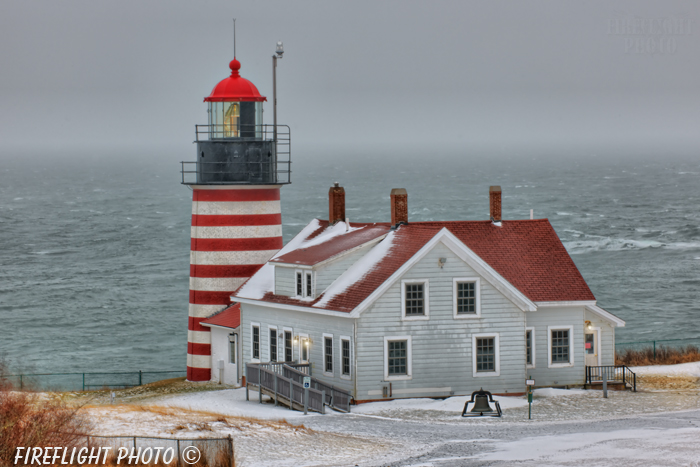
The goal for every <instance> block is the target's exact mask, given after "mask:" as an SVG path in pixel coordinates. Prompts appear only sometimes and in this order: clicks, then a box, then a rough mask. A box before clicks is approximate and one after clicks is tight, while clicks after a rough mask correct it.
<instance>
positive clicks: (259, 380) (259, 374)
mask: <svg viewBox="0 0 700 467" xmlns="http://www.w3.org/2000/svg"><path fill="white" fill-rule="evenodd" d="M261 375H262V368H261V367H260V365H258V402H259V403H261V404H262V376H261Z"/></svg>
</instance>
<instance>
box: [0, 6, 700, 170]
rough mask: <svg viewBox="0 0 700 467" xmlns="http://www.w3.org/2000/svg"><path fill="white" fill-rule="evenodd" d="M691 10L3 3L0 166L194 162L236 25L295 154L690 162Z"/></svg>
mask: <svg viewBox="0 0 700 467" xmlns="http://www.w3.org/2000/svg"><path fill="white" fill-rule="evenodd" d="M699 13H700V3H698V1H697V0H691V1H686V2H683V1H670V0H664V1H649V0H645V1H630V2H623V1H608V0H606V1H578V2H572V1H562V0H556V1H518V2H515V1H508V2H503V1H490V2H467V1H460V0H456V1H430V2H427V1H376V0H372V1H263V0H260V1H250V0H240V1H239V0H237V1H230V0H229V1H214V0H207V1H198V2H195V1H172V0H168V1H165V0H162V1H154V0H151V1H144V0H137V1H125V0H120V1H111V2H107V1H94V0H90V1H63V0H57V1H48V0H47V1H27V0H3V1H2V2H1V3H0V59H1V63H0V102H2V105H1V106H0V157H5V156H7V154H9V152H10V151H11V150H12V148H15V147H17V146H25V147H27V146H37V147H46V146H48V147H52V148H73V147H96V146H115V145H117V146H125V147H163V148H169V147H186V148H187V149H188V150H189V149H191V146H188V145H189V143H191V141H192V139H193V136H194V125H195V124H197V123H206V113H205V109H206V107H205V104H204V103H203V102H202V99H203V98H204V97H205V96H207V95H208V94H209V93H210V92H211V89H212V88H213V87H214V85H215V84H216V83H217V82H218V81H219V80H221V79H223V78H225V77H227V76H228V74H229V69H228V62H229V61H230V60H231V58H232V55H233V45H232V18H234V17H235V18H237V27H238V35H237V41H238V43H237V55H238V57H237V58H238V59H239V60H240V61H241V63H242V68H241V74H242V75H243V76H244V77H245V78H247V79H249V80H251V81H252V82H253V83H255V84H256V85H257V87H258V89H259V90H260V92H261V93H262V94H263V95H266V96H268V99H269V100H270V101H271V97H272V84H271V83H272V77H271V56H272V54H273V52H274V49H275V43H276V41H277V40H283V41H284V45H285V54H284V59H283V60H281V61H280V62H279V66H278V75H277V76H278V102H279V108H278V115H279V116H278V121H279V122H280V123H286V124H289V125H290V126H291V129H292V138H293V142H294V146H295V148H297V149H298V148H308V147H312V146H313V145H315V144H317V145H319V146H323V145H336V144H342V145H348V144H362V145H368V144H383V145H394V144H396V145H399V144H407V143H408V144H426V145H433V146H434V145H439V144H446V145H447V144H449V145H462V146H464V147H484V148H496V149H498V150H504V151H515V150H528V149H535V150H537V149H541V148H544V149H546V148H561V147H564V148H567V147H586V148H588V147H590V148H592V150H598V151H604V150H605V148H606V147H618V148H619V147H622V148H625V147H629V148H645V147H646V148H665V149H666V150H668V151H675V150H678V151H696V150H697V149H700V27H699V25H698V20H699V19H700V15H699ZM265 108H266V112H265V119H266V121H267V122H270V121H271V119H272V106H271V102H268V103H267V104H266V107H265ZM631 150H632V149H631ZM697 152H699V151H696V153H697Z"/></svg>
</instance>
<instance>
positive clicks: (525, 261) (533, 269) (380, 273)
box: [239, 219, 595, 312]
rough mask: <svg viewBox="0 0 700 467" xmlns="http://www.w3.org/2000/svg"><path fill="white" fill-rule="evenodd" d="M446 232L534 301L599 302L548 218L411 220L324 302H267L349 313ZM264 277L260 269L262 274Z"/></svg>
mask: <svg viewBox="0 0 700 467" xmlns="http://www.w3.org/2000/svg"><path fill="white" fill-rule="evenodd" d="M314 222H319V221H314ZM443 228H447V229H448V230H449V231H450V232H451V233H452V234H453V235H454V236H455V237H457V238H458V239H459V240H460V241H461V242H462V243H464V244H465V245H466V246H467V247H468V248H469V249H470V250H472V251H473V252H474V253H475V254H476V255H477V256H479V257H480V258H481V259H482V260H484V261H485V262H486V263H487V264H488V265H489V266H491V268H493V269H494V270H495V271H496V272H497V273H498V274H500V275H501V276H502V277H503V278H504V279H505V280H507V281H508V282H509V283H510V284H512V285H513V286H514V287H515V288H517V289H518V290H519V291H520V292H521V293H522V294H523V295H525V296H526V297H527V298H529V299H530V300H532V301H534V302H539V301H579V300H595V297H594V295H593V293H592V292H591V290H590V289H589V288H588V285H587V284H586V281H585V280H584V279H583V277H582V276H581V273H580V272H579V271H578V269H577V268H576V265H575V264H574V262H573V260H572V259H571V257H570V256H569V254H568V252H567V251H566V249H565V248H564V245H563V244H562V243H561V240H560V239H559V237H558V236H557V234H556V232H555V231H554V228H552V225H551V224H550V223H549V221H548V220H547V219H540V220H512V221H503V222H501V225H500V226H497V225H494V223H493V222H491V221H452V222H410V223H408V224H407V225H401V226H399V227H398V228H397V229H396V230H394V231H391V233H390V234H389V236H387V238H386V239H384V240H382V241H381V242H379V244H378V245H377V246H375V247H374V248H380V245H381V244H382V243H383V242H385V241H390V242H391V246H390V248H389V249H388V251H387V252H386V253H385V254H384V256H383V258H382V259H381V261H377V262H376V263H375V264H374V265H373V266H372V267H371V268H370V269H369V270H368V271H367V272H366V273H365V274H364V275H363V276H362V277H361V278H360V279H359V280H357V281H355V282H354V283H352V284H350V285H349V286H348V287H347V288H346V289H344V290H343V291H342V293H338V294H337V295H336V296H334V297H332V298H331V299H330V300H324V296H323V294H322V295H320V296H319V297H317V298H316V299H315V300H313V301H308V300H300V299H296V298H291V297H285V296H278V295H274V294H273V293H272V292H271V291H270V292H268V293H266V294H265V295H264V297H263V300H265V301H270V302H276V303H284V304H294V305H299V306H307V307H310V306H313V305H314V304H316V303H318V302H319V301H322V300H323V306H321V308H324V309H328V310H338V311H346V312H350V311H352V310H353V309H354V308H355V307H357V306H358V305H359V304H360V303H362V302H363V301H364V300H365V299H366V298H367V297H368V296H369V295H370V294H371V293H372V292H374V290H375V289H377V287H379V286H380V285H381V284H383V283H384V282H385V281H386V280H387V279H389V277H391V275H392V274H394V272H396V271H397V270H398V269H399V268H400V267H401V266H402V265H403V264H404V263H406V262H407V261H408V260H409V259H411V258H412V257H413V256H414V255H415V254H416V253H417V252H418V251H419V250H420V249H421V248H422V247H423V246H424V245H425V244H426V243H428V242H429V241H430V240H431V239H432V238H433V237H435V235H437V234H438V232H440V230H442V229H443ZM318 230H321V229H318ZM318 230H316V231H314V232H313V235H320V233H319V232H318ZM342 237H343V235H339V236H336V237H333V238H331V239H330V240H329V241H328V242H327V243H329V242H333V243H334V242H341V243H342V242H345V241H347V240H343V239H342ZM324 245H325V243H324ZM319 246H320V245H319ZM308 250H311V248H308V249H307V251H308ZM334 250H335V249H334V248H332V247H331V246H330V243H329V244H328V245H326V246H325V247H324V251H326V252H327V253H328V254H329V255H330V254H331V253H333V251H334ZM311 253H312V254H313V256H310V257H309V258H306V260H307V261H308V262H309V263H310V264H314V263H311V261H318V260H319V259H320V258H321V255H320V254H318V253H319V251H316V250H314V251H311ZM333 254H337V253H333ZM284 257H294V258H298V260H300V261H304V252H302V251H300V250H293V251H290V252H288V253H286V254H285V255H284ZM329 257H330V256H329ZM260 273H262V271H261V272H259V273H258V274H260ZM239 291H240V289H239Z"/></svg>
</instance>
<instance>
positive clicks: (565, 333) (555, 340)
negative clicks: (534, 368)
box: [552, 329, 570, 363]
mask: <svg viewBox="0 0 700 467" xmlns="http://www.w3.org/2000/svg"><path fill="white" fill-rule="evenodd" d="M569 362H570V360H569V330H568V329H555V330H553V331H552V363H569Z"/></svg>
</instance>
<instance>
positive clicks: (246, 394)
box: [245, 365, 250, 401]
mask: <svg viewBox="0 0 700 467" xmlns="http://www.w3.org/2000/svg"><path fill="white" fill-rule="evenodd" d="M245 400H247V401H248V400H250V398H249V397H248V365H246V366H245Z"/></svg>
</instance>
